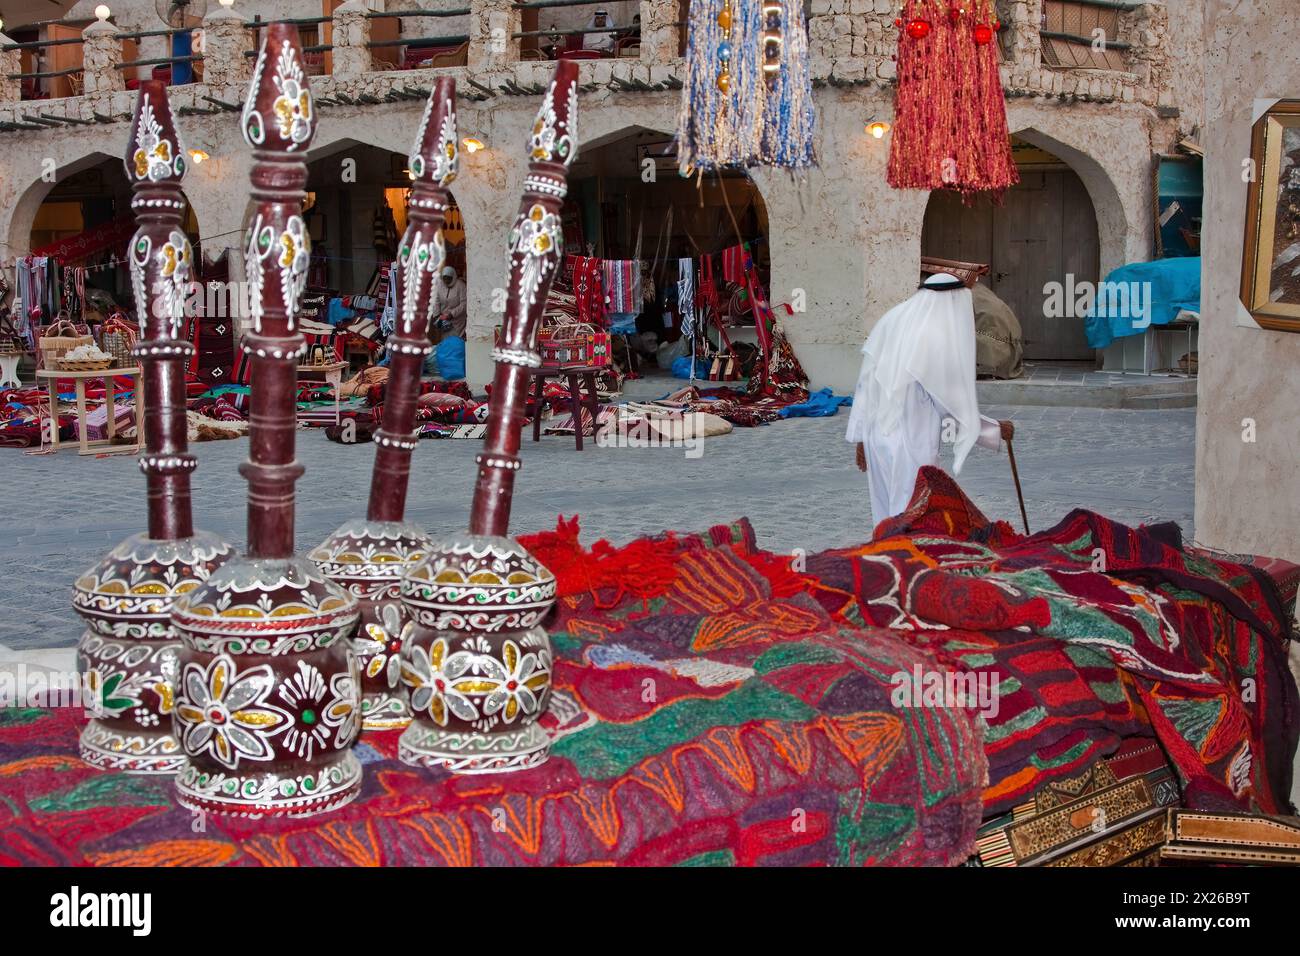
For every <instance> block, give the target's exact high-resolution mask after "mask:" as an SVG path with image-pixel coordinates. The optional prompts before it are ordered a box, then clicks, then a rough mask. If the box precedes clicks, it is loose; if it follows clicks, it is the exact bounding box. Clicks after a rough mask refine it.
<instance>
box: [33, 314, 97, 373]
mask: <svg viewBox="0 0 1300 956" xmlns="http://www.w3.org/2000/svg"><path fill="white" fill-rule="evenodd" d="M94 344H95V340H94V339H92V338H91V337H90V336H89V335H78V334H77V330H76V328H75V327H74V326H73V325H72V323H71V322H66V321H64V322H55V323H54V324H53V325H51V326H50V327H49V329H48V331H47V332H46V334H45V335H43V336H41V339H40V342H39V345H40V349H41V367H42V368H54V367H55V366H56V365H58V363H59V359H61V358H62V357H63V356H64V355H65V354H67V353H68V352H70V351H72V350H73V349H75V348H76V347H77V346H79V345H94Z"/></svg>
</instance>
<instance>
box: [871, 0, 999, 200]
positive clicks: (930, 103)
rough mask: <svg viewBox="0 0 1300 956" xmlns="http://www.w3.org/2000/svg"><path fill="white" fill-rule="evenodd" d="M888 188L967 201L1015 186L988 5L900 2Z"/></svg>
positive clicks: (983, 1)
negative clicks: (945, 192)
mask: <svg viewBox="0 0 1300 956" xmlns="http://www.w3.org/2000/svg"><path fill="white" fill-rule="evenodd" d="M895 23H896V24H897V25H898V27H899V33H898V90H897V93H896V94H895V97H894V137H893V141H892V142H891V143H890V150H889V170H888V180H889V185H891V186H893V187H894V188H895V189H951V190H954V191H956V192H959V193H961V194H962V195H963V196H966V197H969V196H971V195H973V194H974V193H977V192H982V191H992V192H995V193H1001V192H1003V191H1004V190H1006V189H1007V188H1008V187H1010V186H1014V185H1015V184H1016V183H1018V182H1020V173H1019V172H1018V171H1017V169H1016V164H1015V161H1014V160H1013V159H1012V157H1011V138H1010V136H1009V135H1008V133H1007V106H1006V100H1005V99H1004V97H1003V92H1002V77H1001V75H1000V74H999V71H998V44H997V42H996V40H997V31H998V29H999V27H1000V26H1001V24H1000V23H999V22H998V18H997V12H996V10H995V8H994V0H904V2H903V9H902V16H901V17H900V18H899V19H898V20H896V21H895Z"/></svg>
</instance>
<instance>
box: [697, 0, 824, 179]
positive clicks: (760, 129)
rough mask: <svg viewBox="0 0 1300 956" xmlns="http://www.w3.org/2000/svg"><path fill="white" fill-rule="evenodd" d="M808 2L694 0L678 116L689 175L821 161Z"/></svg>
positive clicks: (786, 0)
mask: <svg viewBox="0 0 1300 956" xmlns="http://www.w3.org/2000/svg"><path fill="white" fill-rule="evenodd" d="M803 6H804V5H803V2H802V0H691V7H690V28H689V36H688V40H687V49H686V73H687V77H686V84H685V87H684V88H683V90H682V103H681V108H680V110H679V112H678V117H677V141H678V144H679V145H678V152H677V156H678V162H679V164H680V167H681V170H682V173H683V174H684V175H688V174H689V173H691V172H692V171H694V170H696V169H701V170H708V169H716V168H718V167H721V166H775V167H783V168H796V169H797V168H805V167H808V166H811V165H812V164H813V163H814V162H815V155H814V152H813V125H814V117H815V114H814V110H813V99H812V75H811V72H810V70H809V57H808V35H807V31H806V29H805V27H804V9H803Z"/></svg>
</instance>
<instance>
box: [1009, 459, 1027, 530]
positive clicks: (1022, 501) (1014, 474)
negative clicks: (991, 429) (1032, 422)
mask: <svg viewBox="0 0 1300 956" xmlns="http://www.w3.org/2000/svg"><path fill="white" fill-rule="evenodd" d="M1007 457H1008V458H1010V459H1011V478H1012V480H1013V481H1014V482H1015V483H1016V498H1017V499H1018V500H1019V501H1020V520H1021V521H1023V522H1024V523H1025V534H1029V515H1027V514H1026V513H1025V495H1024V492H1022V491H1021V490H1020V472H1019V470H1018V469H1017V468H1016V452H1015V449H1014V448H1012V447H1011V439H1010V438H1008V439H1007Z"/></svg>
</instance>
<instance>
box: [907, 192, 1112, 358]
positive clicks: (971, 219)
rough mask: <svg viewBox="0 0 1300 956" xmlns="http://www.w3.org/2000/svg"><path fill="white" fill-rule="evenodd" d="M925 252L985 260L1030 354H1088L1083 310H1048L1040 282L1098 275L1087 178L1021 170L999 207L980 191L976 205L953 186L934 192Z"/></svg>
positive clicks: (1090, 354) (1091, 353)
mask: <svg viewBox="0 0 1300 956" xmlns="http://www.w3.org/2000/svg"><path fill="white" fill-rule="evenodd" d="M921 251H922V254H923V255H927V256H940V257H942V258H945V259H960V260H962V261H965V262H987V263H988V264H989V275H988V277H987V279H986V280H984V281H986V282H987V284H988V286H989V288H991V289H992V290H993V291H994V293H996V294H997V296H998V298H1000V299H1002V300H1003V301H1004V302H1006V303H1007V304H1008V305H1009V306H1011V308H1012V310H1014V311H1015V313H1016V318H1017V319H1019V320H1020V328H1021V332H1022V334H1023V336H1024V341H1025V358H1027V359H1038V360H1040V361H1086V360H1090V359H1092V358H1094V357H1095V352H1094V351H1093V350H1092V349H1091V348H1089V347H1088V342H1087V338H1086V336H1085V335H1084V331H1083V319H1082V318H1081V317H1073V316H1071V317H1062V318H1057V317H1051V318H1049V317H1047V316H1045V315H1044V314H1043V305H1044V303H1045V301H1046V299H1047V296H1046V294H1045V293H1044V291H1043V287H1044V286H1045V285H1047V283H1049V282H1061V283H1065V282H1066V281H1067V279H1066V277H1067V276H1068V275H1073V276H1074V281H1075V283H1076V284H1077V283H1079V282H1085V281H1086V282H1096V281H1097V279H1098V270H1099V261H1098V260H1099V245H1098V239H1097V217H1096V213H1095V212H1094V210H1093V207H1092V200H1091V199H1090V198H1089V196H1088V191H1087V189H1086V188H1085V187H1084V185H1083V182H1082V181H1081V180H1080V179H1079V177H1078V175H1076V174H1075V173H1074V172H1073V171H1071V170H1068V169H1050V170H1022V171H1021V181H1020V184H1019V185H1018V186H1015V187H1013V188H1011V189H1009V190H1007V193H1006V195H1005V197H1004V199H1003V204H1002V205H1001V206H995V205H993V203H992V202H991V201H990V200H989V199H987V198H981V199H978V200H976V202H975V203H974V204H973V205H971V206H965V205H963V204H962V201H961V199H960V198H959V197H958V196H956V195H953V194H950V193H942V192H940V193H935V194H933V195H932V196H931V197H930V204H929V207H928V208H927V209H926V214H925V225H924V227H923V230H922V234H921Z"/></svg>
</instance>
